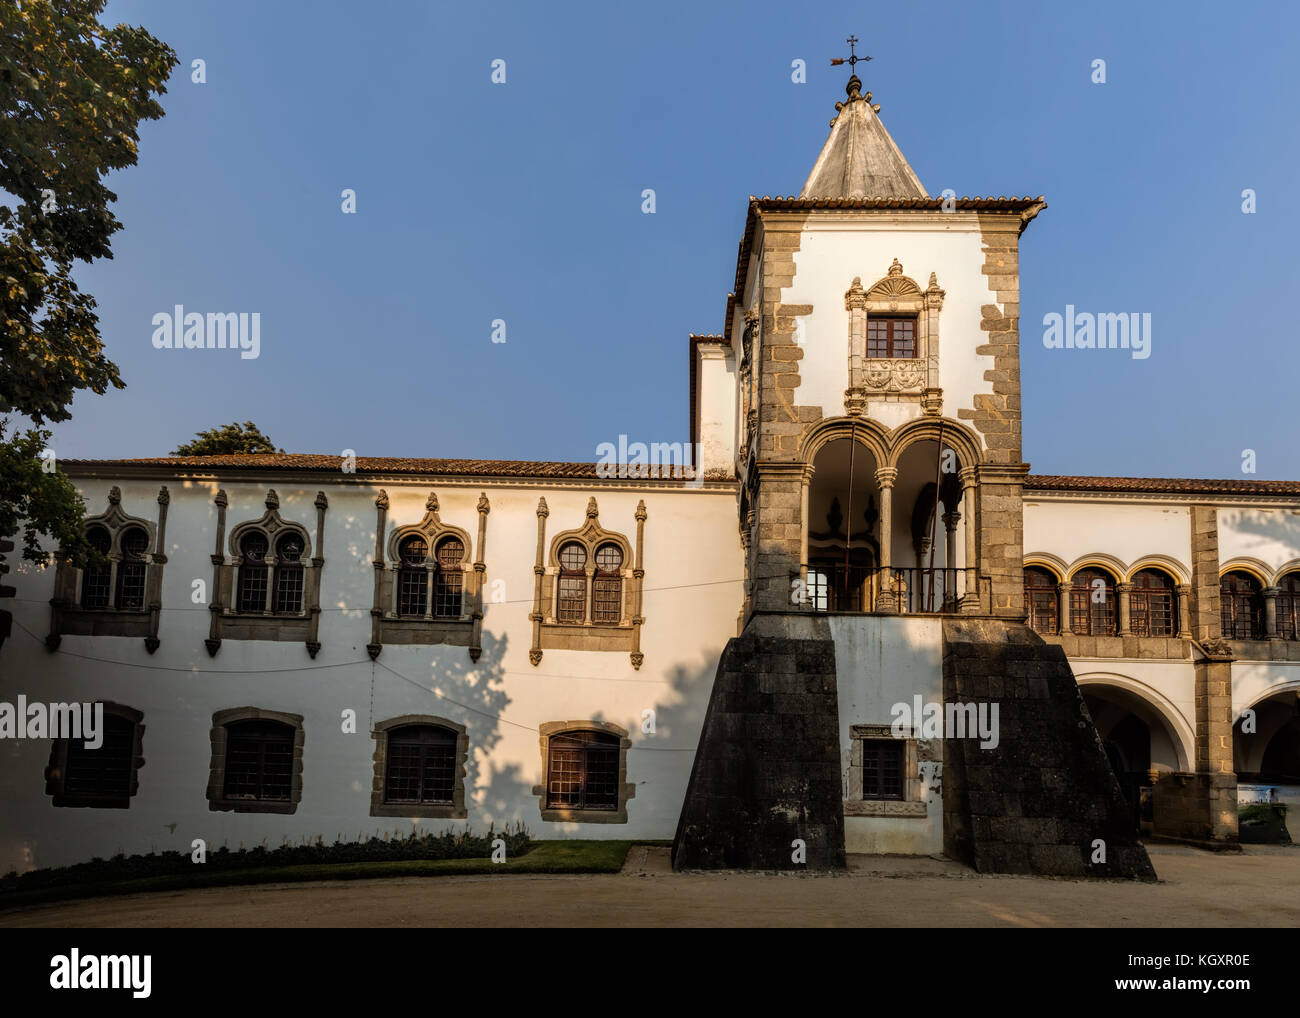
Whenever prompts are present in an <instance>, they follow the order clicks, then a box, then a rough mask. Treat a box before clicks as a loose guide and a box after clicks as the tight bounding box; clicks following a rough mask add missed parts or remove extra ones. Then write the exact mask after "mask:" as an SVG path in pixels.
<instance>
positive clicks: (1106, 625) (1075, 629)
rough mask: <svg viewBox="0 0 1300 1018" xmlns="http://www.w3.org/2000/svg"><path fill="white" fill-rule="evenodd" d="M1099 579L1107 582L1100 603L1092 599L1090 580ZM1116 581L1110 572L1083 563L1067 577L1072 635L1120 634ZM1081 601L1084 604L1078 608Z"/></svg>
mask: <svg viewBox="0 0 1300 1018" xmlns="http://www.w3.org/2000/svg"><path fill="white" fill-rule="evenodd" d="M1094 574H1095V575H1094ZM1098 578H1100V579H1104V580H1105V581H1106V591H1107V593H1106V596H1105V597H1104V598H1103V599H1102V602H1101V603H1100V604H1097V603H1096V602H1095V601H1093V599H1092V581H1093V580H1095V579H1098ZM1116 583H1117V581H1116V579H1115V577H1114V576H1112V575H1111V573H1110V572H1109V571H1107V570H1105V569H1102V568H1100V567H1098V566H1086V567H1084V568H1082V569H1079V570H1077V571H1076V572H1075V574H1074V575H1073V576H1072V577H1070V632H1071V633H1073V634H1074V635H1075V636H1117V635H1118V634H1119V602H1118V601H1117V600H1116V598H1117V597H1118V595H1117V593H1116V591H1115V586H1116ZM1080 602H1082V603H1083V605H1084V606H1085V607H1084V608H1083V609H1080V608H1079V604H1080ZM1099 619H1100V621H1099ZM1083 620H1086V622H1085V621H1083Z"/></svg>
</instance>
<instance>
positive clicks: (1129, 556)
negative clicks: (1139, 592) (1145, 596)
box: [1024, 492, 1192, 583]
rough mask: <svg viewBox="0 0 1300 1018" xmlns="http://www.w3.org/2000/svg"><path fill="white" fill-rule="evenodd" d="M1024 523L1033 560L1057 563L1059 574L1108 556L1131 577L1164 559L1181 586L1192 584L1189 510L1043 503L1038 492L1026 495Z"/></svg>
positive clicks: (1181, 507) (1185, 507) (1170, 507)
mask: <svg viewBox="0 0 1300 1018" xmlns="http://www.w3.org/2000/svg"><path fill="white" fill-rule="evenodd" d="M1024 521H1025V536H1024V550H1025V557H1026V558H1027V559H1028V558H1033V557H1035V556H1045V557H1048V558H1049V560H1052V559H1054V560H1056V561H1055V562H1054V564H1058V568H1059V567H1060V566H1064V567H1073V566H1075V565H1076V564H1078V563H1080V562H1082V561H1083V560H1086V559H1088V558H1090V557H1093V556H1105V557H1108V558H1109V559H1112V560H1118V561H1119V562H1120V563H1122V564H1123V566H1124V569H1125V572H1127V571H1129V570H1131V569H1132V567H1133V566H1135V565H1137V564H1138V563H1139V562H1143V561H1144V560H1156V559H1159V558H1160V557H1163V558H1165V559H1169V560H1172V561H1170V562H1165V563H1164V565H1165V566H1166V568H1168V567H1169V566H1171V565H1173V564H1176V565H1177V567H1178V568H1177V569H1176V570H1175V573H1176V574H1178V575H1175V577H1174V578H1175V580H1176V581H1177V582H1179V583H1188V582H1191V560H1192V537H1191V533H1192V531H1191V518H1190V515H1189V510H1188V508H1187V506H1180V505H1158V504H1156V505H1152V504H1130V503H1107V502H1099V501H1083V500H1080V501H1078V502H1069V501H1058V500H1055V499H1053V500H1051V501H1048V500H1042V501H1038V500H1035V499H1034V498H1033V493H1032V492H1026V493H1025V501H1024ZM1152 564H1156V565H1159V564H1161V563H1159V562H1158V561H1152ZM1120 579H1121V580H1122V579H1123V577H1122V576H1121V577H1120Z"/></svg>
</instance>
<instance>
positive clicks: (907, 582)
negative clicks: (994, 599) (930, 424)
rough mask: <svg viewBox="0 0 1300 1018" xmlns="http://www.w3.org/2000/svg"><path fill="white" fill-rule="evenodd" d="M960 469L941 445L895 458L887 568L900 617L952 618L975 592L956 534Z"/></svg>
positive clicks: (921, 444) (930, 442) (925, 442)
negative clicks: (947, 615) (917, 614)
mask: <svg viewBox="0 0 1300 1018" xmlns="http://www.w3.org/2000/svg"><path fill="white" fill-rule="evenodd" d="M965 465H966V464H964V463H962V462H961V460H960V459H959V458H958V453H957V450H956V449H954V448H952V447H951V446H949V445H947V444H946V443H944V442H943V441H942V440H941V439H922V440H920V441H916V442H913V443H911V444H910V445H908V446H907V448H905V449H904V450H903V451H902V453H901V454H900V455H899V456H898V459H897V467H896V469H897V473H896V475H895V477H894V484H893V490H892V498H893V512H892V513H891V516H892V518H893V539H892V544H891V548H890V564H891V567H892V582H893V591H894V598H895V602H896V604H897V610H898V611H899V612H903V613H911V612H955V611H957V610H958V607H959V606H960V604H961V601H962V598H963V597H964V596H965V595H966V594H967V593H969V592H972V591H973V590H974V580H973V577H972V578H970V582H967V581H968V573H967V570H966V565H967V559H966V548H965V540H964V532H963V530H962V529H961V523H962V519H963V512H964V501H963V490H962V485H961V482H960V481H959V479H958V476H959V472H960V470H961V468H962V467H963V466H965Z"/></svg>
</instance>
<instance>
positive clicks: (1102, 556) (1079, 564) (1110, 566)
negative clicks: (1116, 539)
mask: <svg viewBox="0 0 1300 1018" xmlns="http://www.w3.org/2000/svg"><path fill="white" fill-rule="evenodd" d="M1089 568H1093V569H1104V570H1105V571H1106V572H1108V573H1110V574H1111V575H1112V576H1113V577H1115V582H1116V583H1123V582H1124V577H1125V575H1127V573H1128V567H1127V566H1126V565H1125V564H1124V563H1123V562H1122V561H1120V560H1119V559H1117V558H1116V557H1115V556H1114V555H1108V554H1106V553H1105V552H1103V551H1096V552H1091V553H1089V554H1087V555H1080V556H1079V557H1078V558H1077V559H1075V560H1074V561H1073V562H1071V563H1070V569H1069V573H1068V575H1067V576H1066V582H1073V581H1074V574H1075V573H1077V572H1079V570H1081V569H1089Z"/></svg>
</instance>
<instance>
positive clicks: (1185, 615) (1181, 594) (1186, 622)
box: [1174, 583, 1192, 639]
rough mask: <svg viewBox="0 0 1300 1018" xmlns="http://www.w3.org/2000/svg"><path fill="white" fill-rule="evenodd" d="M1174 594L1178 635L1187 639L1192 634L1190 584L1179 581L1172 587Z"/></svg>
mask: <svg viewBox="0 0 1300 1018" xmlns="http://www.w3.org/2000/svg"><path fill="white" fill-rule="evenodd" d="M1174 594H1175V596H1176V599H1177V602H1178V614H1177V616H1176V621H1177V623H1178V635H1179V636H1181V637H1182V638H1183V639H1188V638H1189V637H1190V636H1191V635H1192V621H1191V619H1192V616H1191V602H1192V585H1191V584H1190V583H1180V584H1178V585H1177V586H1176V587H1174Z"/></svg>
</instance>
